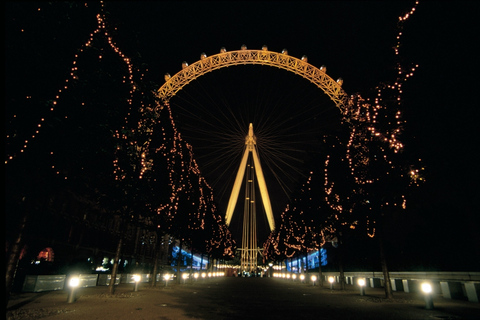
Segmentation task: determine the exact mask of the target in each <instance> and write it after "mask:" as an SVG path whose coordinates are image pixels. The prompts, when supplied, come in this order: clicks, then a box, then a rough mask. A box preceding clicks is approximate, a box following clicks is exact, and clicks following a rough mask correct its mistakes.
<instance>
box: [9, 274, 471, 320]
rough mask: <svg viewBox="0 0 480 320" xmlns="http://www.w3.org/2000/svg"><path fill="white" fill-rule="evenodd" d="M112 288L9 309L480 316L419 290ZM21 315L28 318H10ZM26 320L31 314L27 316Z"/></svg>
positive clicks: (33, 297)
mask: <svg viewBox="0 0 480 320" xmlns="http://www.w3.org/2000/svg"><path fill="white" fill-rule="evenodd" d="M107 292H108V288H107V287H92V288H83V289H81V290H80V292H79V294H78V298H77V301H76V302H74V303H67V294H68V293H67V292H66V291H52V292H49V293H46V294H45V293H25V294H19V295H17V296H16V297H14V299H11V303H10V304H9V308H8V310H7V314H10V315H23V316H25V315H28V314H30V315H35V316H36V317H35V316H34V317H31V318H32V319H33V318H37V319H38V318H40V316H41V315H42V314H44V313H48V314H49V316H47V317H46V318H44V319H52V320H63V319H69V320H77V319H78V320H79V319H172V320H173V319H182V320H183V319H206V320H223V319H262V320H266V319H268V320H270V319H317V320H318V319H320V320H322V319H342V320H344V319H382V320H385V319H388V320H394V319H478V315H479V314H480V304H478V303H472V302H467V301H455V300H447V299H444V298H441V297H434V305H435V308H434V309H433V310H426V309H425V302H424V300H423V298H422V297H421V296H420V294H414V293H401V292H399V293H394V299H393V300H392V301H387V300H385V299H384V298H383V297H384V292H383V289H372V288H367V292H366V295H365V296H360V295H359V292H357V290H355V288H353V287H351V286H348V287H347V290H345V291H340V290H330V288H329V287H328V286H327V287H325V288H320V287H319V286H312V284H306V283H300V282H293V281H291V280H285V279H279V278H234V277H222V278H212V279H207V280H205V281H201V280H200V281H197V282H191V283H187V284H172V285H170V284H169V285H168V287H164V286H159V287H157V288H153V289H152V288H149V287H148V286H147V284H142V285H141V286H140V287H139V290H138V291H137V292H133V287H132V285H131V284H121V285H120V286H119V287H118V288H117V290H116V295H115V296H114V297H111V296H109V295H108V294H106V293H107ZM11 319H22V318H11ZM23 319H25V317H24V318H23Z"/></svg>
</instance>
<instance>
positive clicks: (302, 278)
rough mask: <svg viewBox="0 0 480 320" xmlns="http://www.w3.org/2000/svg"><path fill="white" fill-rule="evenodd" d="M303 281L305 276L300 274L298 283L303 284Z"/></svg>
mask: <svg viewBox="0 0 480 320" xmlns="http://www.w3.org/2000/svg"><path fill="white" fill-rule="evenodd" d="M303 280H305V275H304V274H303V273H302V274H301V275H300V281H302V283H303Z"/></svg>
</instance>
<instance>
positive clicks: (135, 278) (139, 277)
mask: <svg viewBox="0 0 480 320" xmlns="http://www.w3.org/2000/svg"><path fill="white" fill-rule="evenodd" d="M132 278H133V281H135V282H140V280H142V276H141V275H139V274H134V275H133V277H132Z"/></svg>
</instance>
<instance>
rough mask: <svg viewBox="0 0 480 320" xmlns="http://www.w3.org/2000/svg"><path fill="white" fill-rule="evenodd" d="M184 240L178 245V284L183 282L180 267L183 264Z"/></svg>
mask: <svg viewBox="0 0 480 320" xmlns="http://www.w3.org/2000/svg"><path fill="white" fill-rule="evenodd" d="M182 240H183V239H180V242H179V244H178V254H177V283H181V282H182V279H181V277H182V275H181V272H180V265H181V263H182V245H183V241H182Z"/></svg>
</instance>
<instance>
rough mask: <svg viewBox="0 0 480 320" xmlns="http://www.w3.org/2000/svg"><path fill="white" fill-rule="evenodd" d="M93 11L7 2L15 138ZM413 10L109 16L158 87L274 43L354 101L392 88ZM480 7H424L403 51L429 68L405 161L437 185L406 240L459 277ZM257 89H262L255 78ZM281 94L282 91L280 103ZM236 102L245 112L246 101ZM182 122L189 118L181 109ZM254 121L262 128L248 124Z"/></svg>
mask: <svg viewBox="0 0 480 320" xmlns="http://www.w3.org/2000/svg"><path fill="white" fill-rule="evenodd" d="M87 4H88V5H87V6H85V5H84V3H83V2H82V3H81V2H24V1H20V2H14V1H7V2H6V3H5V5H4V6H5V7H4V8H5V11H4V12H5V13H4V20H5V40H4V41H5V52H6V56H5V93H6V99H5V101H6V110H5V116H6V121H7V124H8V125H7V129H8V128H9V126H11V124H10V123H11V122H9V121H10V120H11V117H12V116H13V114H16V115H17V118H18V119H19V120H16V121H15V126H17V129H19V128H21V129H19V131H20V132H22V131H23V132H25V135H26V136H28V134H29V133H30V132H31V131H32V130H33V129H31V127H32V126H33V125H35V123H36V121H37V119H38V118H40V117H42V116H43V114H44V113H45V112H46V110H45V105H46V103H45V101H48V100H51V99H53V97H54V95H55V94H56V92H57V91H58V89H59V87H60V86H61V85H62V83H63V82H64V80H65V79H66V78H67V77H68V74H69V70H70V68H71V63H72V60H73V57H74V55H75V53H76V52H77V50H78V48H80V47H81V46H82V45H83V44H84V43H85V41H86V40H87V39H88V37H89V35H90V33H91V32H92V31H93V30H95V28H96V18H95V16H96V14H97V13H98V12H99V10H100V5H99V4H98V3H90V2H87ZM413 5H414V1H305V2H303V1H195V2H193V1H192V2H190V1H162V2H160V1H159V2H156V1H114V2H108V1H107V2H106V3H105V11H106V15H107V23H108V24H109V26H110V27H112V28H115V31H114V33H113V35H114V40H115V42H116V44H117V45H118V47H120V48H121V49H122V51H123V52H125V54H126V55H127V56H131V57H133V58H134V59H135V60H134V61H138V63H139V64H141V65H142V66H147V67H148V75H147V77H148V78H149V79H150V80H151V81H154V82H156V83H158V86H161V85H162V84H163V83H164V80H163V77H164V74H165V73H170V74H171V75H174V74H175V73H176V72H178V71H180V70H181V63H182V62H183V61H187V62H189V63H193V62H195V61H197V60H199V58H200V54H201V53H202V52H204V53H206V54H207V55H213V54H216V53H218V52H219V50H220V48H221V47H225V48H226V49H227V50H238V49H240V47H241V45H243V44H245V45H246V46H247V47H248V48H249V49H260V48H261V47H262V46H263V45H267V46H268V48H269V50H271V51H276V52H280V51H282V49H284V48H286V49H288V53H289V54H290V55H292V56H295V57H297V58H301V57H302V56H303V55H306V56H308V62H309V63H311V64H312V65H314V66H316V67H320V66H321V65H325V66H327V73H328V74H329V75H330V76H331V77H332V78H333V79H337V78H339V77H341V78H343V80H344V85H343V88H344V90H345V91H346V92H347V93H355V92H360V93H362V92H366V91H367V90H369V89H371V88H373V87H375V86H376V85H377V84H379V83H380V82H382V81H388V80H390V79H392V74H393V72H394V67H395V65H394V51H393V49H392V47H393V46H394V45H395V43H396V38H395V37H396V35H397V31H398V30H397V29H396V27H397V21H398V17H399V16H402V15H403V14H405V13H406V12H408V11H409V10H410V8H411V7H412V6H413ZM39 8H40V10H39ZM479 9H480V7H479V5H478V4H476V3H475V2H473V1H465V2H462V1H455V2H454V1H442V2H433V1H424V2H423V1H420V3H419V5H418V7H417V10H416V12H415V14H414V15H413V16H412V17H411V18H410V19H409V20H408V21H407V22H406V24H405V26H404V29H403V35H402V44H403V46H402V47H401V49H400V50H401V57H402V59H403V62H404V63H405V64H407V65H411V64H418V65H419V68H418V69H417V71H416V73H415V75H414V77H413V78H412V79H410V80H409V81H408V82H407V84H406V85H405V86H404V99H405V100H404V101H405V104H404V110H403V112H404V118H405V119H406V121H407V123H406V126H405V132H404V134H403V136H402V137H403V141H404V142H405V152H409V153H411V154H412V155H415V156H414V157H417V158H421V159H422V163H423V164H424V166H425V168H426V170H425V175H426V183H425V184H424V185H423V186H422V187H421V188H419V189H418V193H417V194H416V195H415V196H414V197H413V199H412V201H411V202H410V203H411V204H410V206H409V208H408V209H407V213H406V217H408V219H411V220H412V221H413V222H412V224H411V225H408V224H407V226H408V228H405V229H403V230H402V231H400V232H401V233H402V235H403V236H404V237H406V238H407V239H408V240H404V241H406V243H407V244H408V245H409V246H417V247H419V248H418V249H417V251H416V252H417V253H418V254H419V253H420V252H429V253H430V254H431V255H432V256H433V255H437V256H439V255H444V256H445V258H444V259H445V260H449V261H450V260H456V261H457V265H455V262H453V263H451V264H447V265H448V267H451V268H454V267H458V268H459V269H461V266H460V267H459V266H458V264H463V265H466V266H467V268H477V267H478V264H475V263H473V262H472V261H473V260H476V259H475V258H474V257H475V255H477V256H478V255H479V254H480V236H479V233H480V232H479V231H478V226H479V214H480V210H479V209H478V206H477V201H476V200H477V199H478V191H479V190H480V188H479V182H478V178H479V175H478V173H479V170H478V160H477V156H476V155H475V154H476V153H477V152H476V149H477V148H478V146H479V138H478V136H479V132H478V116H479V115H480V113H479V107H480V105H479V103H478V101H477V99H478V98H477V95H478V85H479V80H478V75H479V72H478V71H479V62H478V50H476V49H475V48H476V47H477V43H478V40H479V38H480V28H479V27H478V23H477V21H478V13H480V10H479ZM234 72H242V71H234ZM213 73H215V72H213ZM213 73H212V76H210V77H207V76H206V77H205V79H204V82H200V80H198V81H196V82H195V83H192V84H191V86H190V85H189V86H190V87H189V86H187V87H186V88H185V91H186V92H185V95H184V96H183V97H184V98H182V96H181V94H180V93H179V97H178V99H177V100H175V101H173V100H172V105H175V104H179V105H180V104H181V103H182V101H184V100H182V99H187V100H188V98H187V97H188V94H195V92H196V91H195V90H200V88H203V89H204V88H206V87H208V85H209V84H211V83H215V81H216V82H217V83H218V82H219V81H220V82H221V81H222V78H221V77H222V76H223V73H221V72H219V73H218V75H217V74H215V75H213ZM224 73H225V72H224ZM237 76H238V78H240V77H241V76H245V75H236V76H235V77H237ZM246 77H250V78H251V75H246ZM289 77H290V75H286V76H285V79H287V80H286V81H292V82H291V83H290V85H289V86H288V88H290V89H292V90H293V91H295V90H300V89H298V88H301V87H302V83H296V82H295V83H294V81H296V80H294V79H292V80H290V79H291V78H289ZM238 78H237V79H238ZM256 81H260V80H258V79H257V80H256ZM197 82H198V83H197ZM249 84H250V85H251V86H252V84H253V87H256V82H254V80H251V82H249ZM196 86H197V87H196ZM306 86H307V87H308V85H306ZM249 88H250V89H251V87H249V86H248V85H245V88H243V89H244V90H247V89H249ZM285 88H286V87H281V86H280V87H279V88H277V89H278V94H279V95H280V94H285V90H286V89H285ZM187 89H188V90H190V91H188V90H187ZM212 90H213V91H212V92H216V91H215V90H214V89H212ZM216 90H217V91H218V90H219V89H218V88H217V89H216ZM225 90H226V89H225ZM305 90H309V89H305ZM222 92H223V91H222ZM310 92H311V91H308V94H313V93H310ZM204 94H205V93H204ZM217 94H218V93H217ZM235 94H238V95H240V96H235ZM205 95H207V94H205ZM232 96H233V97H234V98H232V101H241V100H242V99H245V101H246V102H248V103H254V98H253V96H248V95H245V96H241V92H240V93H233V94H232ZM274 96H275V92H270V96H269V97H270V98H272V97H274ZM26 97H29V99H28V100H26ZM272 99H273V98H272ZM289 99H290V100H285V101H284V105H282V106H281V108H283V109H282V112H284V113H281V114H282V115H283V114H285V115H286V116H287V117H288V116H291V117H292V121H298V119H300V118H299V116H298V115H296V112H295V111H294V110H295V107H293V106H292V104H293V103H295V99H298V101H302V98H301V97H295V96H293V97H289ZM315 99H317V98H316V97H315ZM229 103H230V106H231V107H230V108H233V107H234V105H235V104H234V102H229ZM251 107H252V106H251ZM252 108H254V106H253V107H252ZM325 108H326V109H325V110H326V111H325V113H322V118H323V119H324V120H325V121H326V122H325V123H324V124H326V123H331V121H330V119H332V117H334V116H333V115H332V110H333V109H332V108H329V107H328V106H327V107H325ZM267 110H268V109H267ZM174 112H175V111H174ZM249 112H252V113H254V110H250V111H249ZM244 114H245V113H244ZM177 116H178V117H179V119H181V111H179V113H178V115H177ZM313 116H316V115H313ZM317 116H318V115H317ZM191 120H192V119H190V121H191ZM179 121H181V120H179ZM243 121H244V122H245V123H248V122H249V121H250V119H249V118H248V117H247V116H245V119H243ZM183 125H184V128H185V136H186V137H189V136H191V137H192V140H193V139H194V138H193V136H195V132H194V131H192V132H188V125H187V122H185V123H184V124H183ZM212 125H215V124H212ZM179 126H180V127H181V126H182V124H180V123H179ZM240 129H241V128H240ZM246 130H247V128H245V133H246ZM7 133H8V132H7ZM240 139H243V138H242V136H241V135H240ZM192 145H193V147H194V151H195V152H196V154H198V158H199V162H200V163H202V161H203V162H204V163H207V162H208V160H209V158H208V157H209V154H211V150H210V151H209V149H208V148H204V146H201V145H200V143H198V142H197V145H195V143H193V142H192ZM202 150H203V151H202ZM202 152H203V153H202ZM200 160H201V161H200ZM6 170H8V166H7V169H6ZM204 171H205V170H204ZM204 174H205V176H206V177H207V179H208V173H206V172H204ZM212 179H214V178H212ZM218 184H220V183H218ZM220 189H221V187H220V186H217V187H216V190H220ZM217 192H219V191H217ZM274 193H279V191H274ZM219 198H221V197H220V196H219ZM279 199H280V200H277V201H275V207H277V208H280V209H279V210H281V209H282V207H283V202H282V201H284V200H285V198H282V197H280V198H279ZM221 202H222V201H221ZM223 202H225V199H224V200H223ZM477 271H479V270H477Z"/></svg>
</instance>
